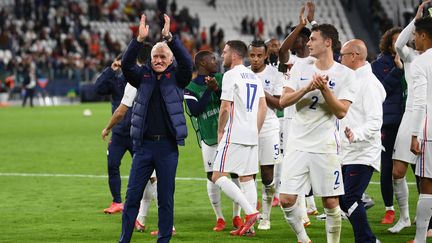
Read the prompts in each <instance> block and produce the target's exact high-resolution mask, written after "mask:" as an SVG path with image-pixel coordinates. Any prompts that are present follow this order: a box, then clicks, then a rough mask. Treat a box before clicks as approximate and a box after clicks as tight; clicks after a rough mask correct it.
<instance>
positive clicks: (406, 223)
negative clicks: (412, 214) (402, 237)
mask: <svg viewBox="0 0 432 243" xmlns="http://www.w3.org/2000/svg"><path fill="white" fill-rule="evenodd" d="M410 226H411V220H410V219H409V218H407V219H402V218H400V219H399V220H398V221H397V223H396V224H395V225H394V226H393V227H391V228H389V229H388V231H390V232H391V233H393V234H397V233H399V232H400V231H401V230H403V229H404V228H406V227H410Z"/></svg>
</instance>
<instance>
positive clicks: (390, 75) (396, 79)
mask: <svg viewBox="0 0 432 243" xmlns="http://www.w3.org/2000/svg"><path fill="white" fill-rule="evenodd" d="M401 31H402V29H401V28H392V29H390V30H388V31H386V32H385V33H384V35H383V36H382V37H381V41H380V50H381V54H380V55H379V56H378V58H377V59H376V60H375V61H373V62H372V63H371V66H372V71H373V73H374V74H375V76H376V77H377V78H378V80H379V81H381V83H382V84H383V86H384V88H385V90H386V93H387V96H386V99H385V101H384V104H383V117H384V120H383V125H382V127H381V139H382V145H383V146H384V148H385V150H383V151H382V152H381V195H382V197H383V200H384V205H385V210H386V212H385V215H384V217H383V218H382V220H381V223H382V224H393V222H394V220H395V216H394V207H393V176H392V171H393V160H392V156H393V149H394V145H395V141H396V136H397V132H398V129H399V124H400V122H401V120H402V114H403V99H402V78H403V74H404V71H403V66H402V62H401V61H400V58H399V55H397V53H396V50H395V46H394V43H395V42H396V40H397V38H398V36H399V33H400V32H401Z"/></svg>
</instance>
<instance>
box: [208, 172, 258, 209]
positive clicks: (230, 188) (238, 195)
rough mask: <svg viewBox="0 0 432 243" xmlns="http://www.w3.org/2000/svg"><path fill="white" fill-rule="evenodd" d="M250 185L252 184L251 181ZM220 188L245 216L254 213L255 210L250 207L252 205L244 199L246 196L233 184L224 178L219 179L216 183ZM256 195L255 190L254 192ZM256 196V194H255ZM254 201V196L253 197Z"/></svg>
mask: <svg viewBox="0 0 432 243" xmlns="http://www.w3.org/2000/svg"><path fill="white" fill-rule="evenodd" d="M252 183H254V182H253V181H252ZM215 184H216V185H218V186H219V187H220V189H221V190H222V191H223V192H224V193H225V194H226V195H227V196H228V197H229V198H231V200H233V201H235V202H237V203H238V204H240V206H241V207H242V208H243V210H244V211H245V213H246V214H253V213H255V212H256V209H255V208H253V207H252V205H251V204H250V203H249V202H248V200H247V199H246V196H245V195H244V194H243V192H242V191H241V190H240V188H239V187H238V186H237V185H236V184H234V182H232V181H230V180H229V179H228V178H227V177H226V176H222V177H220V178H219V179H218V180H217V181H216V183H215ZM255 193H256V190H255ZM255 195H256V194H255ZM255 200H256V196H255Z"/></svg>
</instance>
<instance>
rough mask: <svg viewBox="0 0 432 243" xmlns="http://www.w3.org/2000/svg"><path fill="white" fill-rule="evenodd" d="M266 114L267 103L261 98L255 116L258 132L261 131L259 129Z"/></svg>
mask: <svg viewBox="0 0 432 243" xmlns="http://www.w3.org/2000/svg"><path fill="white" fill-rule="evenodd" d="M266 114H267V102H266V98H265V97H261V98H260V99H259V103H258V115H257V126H258V132H259V131H261V128H262V126H263V124H264V119H265V116H266Z"/></svg>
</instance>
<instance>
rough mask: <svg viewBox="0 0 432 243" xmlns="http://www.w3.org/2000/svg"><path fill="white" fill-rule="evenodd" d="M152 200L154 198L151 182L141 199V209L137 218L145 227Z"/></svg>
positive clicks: (148, 183)
mask: <svg viewBox="0 0 432 243" xmlns="http://www.w3.org/2000/svg"><path fill="white" fill-rule="evenodd" d="M152 198H153V187H152V185H151V182H150V180H149V181H148V182H147V184H146V187H145V189H144V193H143V197H142V199H141V203H140V208H139V211H138V216H137V220H138V221H139V222H140V223H142V224H143V225H145V219H146V217H147V215H148V212H149V209H150V204H151V200H152Z"/></svg>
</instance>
